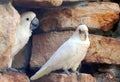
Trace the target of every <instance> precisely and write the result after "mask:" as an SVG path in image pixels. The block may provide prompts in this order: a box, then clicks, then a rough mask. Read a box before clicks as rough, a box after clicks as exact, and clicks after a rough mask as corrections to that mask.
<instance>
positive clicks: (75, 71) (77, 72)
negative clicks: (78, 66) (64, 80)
mask: <svg viewBox="0 0 120 82" xmlns="http://www.w3.org/2000/svg"><path fill="white" fill-rule="evenodd" d="M72 71H73V72H74V73H76V74H77V76H79V75H80V74H81V73H80V72H79V71H77V70H72Z"/></svg>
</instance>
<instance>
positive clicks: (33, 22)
mask: <svg viewBox="0 0 120 82" xmlns="http://www.w3.org/2000/svg"><path fill="white" fill-rule="evenodd" d="M38 26H39V20H38V18H36V17H35V18H34V19H33V20H32V21H31V24H30V29H31V30H35V29H36V28H37V27H38Z"/></svg>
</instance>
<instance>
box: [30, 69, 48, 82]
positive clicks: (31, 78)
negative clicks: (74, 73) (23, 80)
mask: <svg viewBox="0 0 120 82" xmlns="http://www.w3.org/2000/svg"><path fill="white" fill-rule="evenodd" d="M48 73H49V72H48V68H41V69H40V70H39V71H38V72H37V73H35V74H34V75H33V76H32V77H30V80H36V79H38V78H40V77H42V76H44V75H46V74H48Z"/></svg>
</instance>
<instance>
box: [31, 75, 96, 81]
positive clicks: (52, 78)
mask: <svg viewBox="0 0 120 82" xmlns="http://www.w3.org/2000/svg"><path fill="white" fill-rule="evenodd" d="M33 82H96V79H95V78H94V77H93V76H91V75H89V74H81V75H80V76H79V77H77V76H76V74H71V75H70V76H68V75H66V74H58V73H51V74H49V75H47V76H44V77H42V78H40V79H38V80H36V81H33Z"/></svg>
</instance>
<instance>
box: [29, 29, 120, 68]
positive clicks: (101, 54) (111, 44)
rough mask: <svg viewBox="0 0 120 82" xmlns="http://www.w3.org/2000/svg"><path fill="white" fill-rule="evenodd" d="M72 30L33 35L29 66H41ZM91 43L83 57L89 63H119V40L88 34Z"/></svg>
mask: <svg viewBox="0 0 120 82" xmlns="http://www.w3.org/2000/svg"><path fill="white" fill-rule="evenodd" d="M72 34H73V31H66V32H65V31H64V32H51V33H44V34H40V35H35V36H34V37H33V49H32V57H31V61H30V66H31V68H36V67H40V66H42V65H43V64H44V63H45V62H46V61H47V60H48V59H49V58H50V56H51V55H52V54H53V53H54V52H55V51H56V50H57V49H58V48H59V46H60V45H62V44H63V43H64V42H65V41H66V40H67V39H68V38H69V37H70V36H71V35H72ZM90 41H91V45H90V48H89V50H88V53H87V56H86V58H85V61H86V62H89V63H94V62H95V63H108V64H120V56H119V54H120V40H118V39H114V38H108V37H103V36H99V35H90Z"/></svg>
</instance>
